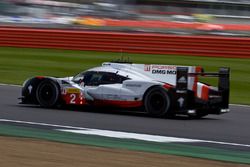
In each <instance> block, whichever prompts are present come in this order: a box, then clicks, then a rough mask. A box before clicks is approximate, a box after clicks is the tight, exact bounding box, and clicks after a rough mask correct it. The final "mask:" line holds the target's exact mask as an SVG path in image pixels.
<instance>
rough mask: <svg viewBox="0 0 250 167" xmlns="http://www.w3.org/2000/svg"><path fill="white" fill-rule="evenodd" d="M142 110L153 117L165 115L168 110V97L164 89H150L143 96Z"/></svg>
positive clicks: (157, 87) (156, 87) (158, 87)
mask: <svg viewBox="0 0 250 167" xmlns="http://www.w3.org/2000/svg"><path fill="white" fill-rule="evenodd" d="M143 103H144V109H145V111H146V112H147V113H148V114H150V115H151V116H154V117H161V116H164V115H166V114H167V113H168V112H169V110H170V97H169V95H168V92H167V90H166V89H164V88H162V87H160V86H155V87H153V88H150V89H149V90H148V91H147V92H146V94H145V96H144V100H143Z"/></svg>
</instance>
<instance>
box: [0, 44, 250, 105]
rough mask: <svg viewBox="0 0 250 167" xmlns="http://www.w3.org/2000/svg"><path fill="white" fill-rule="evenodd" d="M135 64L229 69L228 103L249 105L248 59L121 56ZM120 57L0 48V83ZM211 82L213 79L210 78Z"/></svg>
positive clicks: (66, 73)
mask: <svg viewBox="0 0 250 167" xmlns="http://www.w3.org/2000/svg"><path fill="white" fill-rule="evenodd" d="M122 55H123V56H124V57H130V59H131V60H132V61H133V62H135V63H146V64H179V65H194V66H196V65H200V66H202V67H204V68H205V70H206V71H217V70H218V68H219V67H223V66H225V67H230V68H231V96H230V102H231V103H238V104H250V59H235V58H211V57H195V56H175V55H147V54H128V53H123V54H122ZM119 58H121V53H109V52H88V51H72V50H55V49H27V48H10V47H9V48H8V47H0V82H1V83H10V84H22V82H23V81H24V80H25V79H26V78H29V77H32V76H37V75H47V76H57V77H64V76H71V75H74V74H76V73H78V72H80V71H83V70H85V69H88V68H90V67H94V66H97V65H100V64H101V63H102V62H105V61H111V60H114V59H119ZM206 81H207V80H206ZM212 83H215V80H214V79H212Z"/></svg>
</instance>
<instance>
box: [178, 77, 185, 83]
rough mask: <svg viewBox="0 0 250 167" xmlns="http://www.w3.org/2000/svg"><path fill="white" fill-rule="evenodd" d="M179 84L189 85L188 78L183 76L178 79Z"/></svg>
mask: <svg viewBox="0 0 250 167" xmlns="http://www.w3.org/2000/svg"><path fill="white" fill-rule="evenodd" d="M178 83H187V79H186V77H184V76H182V77H180V78H179V79H178Z"/></svg>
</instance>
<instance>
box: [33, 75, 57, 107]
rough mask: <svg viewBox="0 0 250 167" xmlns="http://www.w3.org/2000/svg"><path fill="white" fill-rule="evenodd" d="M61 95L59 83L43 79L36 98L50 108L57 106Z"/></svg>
mask: <svg viewBox="0 0 250 167" xmlns="http://www.w3.org/2000/svg"><path fill="white" fill-rule="evenodd" d="M59 96H60V89H59V86H58V84H57V83H56V82H55V81H53V80H47V79H46V80H44V81H42V82H41V83H40V84H39V85H38V87H37V91H36V98H37V101H38V103H39V104H40V105H41V106H42V107H46V108H50V107H54V106H56V104H57V103H58V100H59Z"/></svg>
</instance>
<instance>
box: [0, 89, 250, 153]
mask: <svg viewBox="0 0 250 167" xmlns="http://www.w3.org/2000/svg"><path fill="white" fill-rule="evenodd" d="M20 92H21V88H20V87H15V86H1V85H0V119H9V120H21V121H29V122H39V123H47V124H57V125H63V126H75V127H83V128H94V129H105V130H114V131H123V132H134V133H143V134H151V135H161V136H171V137H183V138H190V139H200V140H210V141H219V142H229V143H238V144H245V145H250V130H249V127H250V107H247V106H232V105H231V106H230V109H231V112H230V113H227V114H224V115H209V116H207V117H205V118H203V119H199V120H189V119H186V118H183V117H177V118H175V119H166V118H164V119H160V118H151V117H147V116H145V115H142V114H131V113H124V112H122V113H120V112H118V111H112V112H108V113H104V112H101V111H100V112H99V111H95V112H92V111H89V110H87V111H80V112H79V111H71V110H69V109H68V110H67V109H65V110H59V109H44V108H40V107H32V106H24V105H20V104H18V99H17V98H18V97H19V96H20ZM0 125H1V122H0ZM242 149H243V148H242ZM244 150H247V151H250V147H247V148H244Z"/></svg>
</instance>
